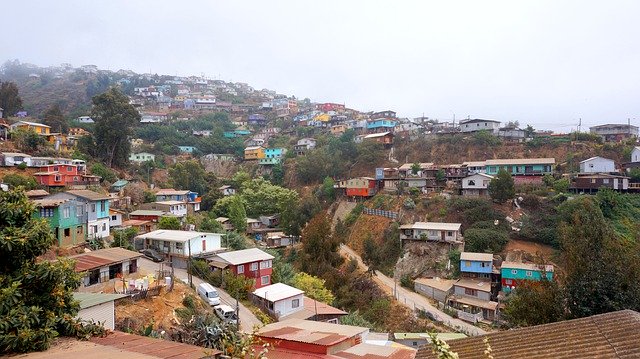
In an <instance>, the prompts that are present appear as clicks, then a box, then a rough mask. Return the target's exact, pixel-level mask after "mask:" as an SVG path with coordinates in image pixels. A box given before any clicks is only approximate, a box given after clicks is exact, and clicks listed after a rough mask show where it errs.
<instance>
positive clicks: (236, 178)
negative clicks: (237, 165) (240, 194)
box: [231, 171, 251, 190]
mask: <svg viewBox="0 0 640 359" xmlns="http://www.w3.org/2000/svg"><path fill="white" fill-rule="evenodd" d="M249 181H251V176H250V175H249V174H248V173H247V172H245V171H238V172H236V173H235V174H234V175H233V177H232V178H231V183H232V186H233V187H234V188H235V189H236V190H240V189H241V188H242V187H243V186H244V184H245V183H246V182H249Z"/></svg>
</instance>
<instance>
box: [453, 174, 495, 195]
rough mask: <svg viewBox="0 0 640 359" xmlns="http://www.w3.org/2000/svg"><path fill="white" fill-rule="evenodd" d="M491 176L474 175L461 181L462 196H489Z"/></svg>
mask: <svg viewBox="0 0 640 359" xmlns="http://www.w3.org/2000/svg"><path fill="white" fill-rule="evenodd" d="M492 179H493V176H491V175H488V174H484V173H476V174H473V175H471V176H468V177H465V178H463V179H462V185H461V186H460V187H461V190H462V195H463V196H467V197H486V196H488V195H489V184H490V183H491V180H492Z"/></svg>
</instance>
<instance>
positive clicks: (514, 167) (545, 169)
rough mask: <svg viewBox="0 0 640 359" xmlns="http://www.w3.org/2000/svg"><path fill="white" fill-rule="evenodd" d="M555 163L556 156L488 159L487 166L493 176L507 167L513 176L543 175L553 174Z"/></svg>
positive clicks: (488, 172) (488, 171)
mask: <svg viewBox="0 0 640 359" xmlns="http://www.w3.org/2000/svg"><path fill="white" fill-rule="evenodd" d="M555 164H556V159H555V158H514V159H499V160H487V161H486V162H485V168H486V173H487V174H488V175H491V176H495V175H497V174H498V172H499V171H500V169H505V170H506V171H507V172H509V174H511V175H512V176H526V175H533V176H543V175H546V174H552V173H553V169H554V167H555Z"/></svg>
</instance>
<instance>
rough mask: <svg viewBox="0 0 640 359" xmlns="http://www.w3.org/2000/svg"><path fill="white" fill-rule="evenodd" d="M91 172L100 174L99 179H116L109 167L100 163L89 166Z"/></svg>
mask: <svg viewBox="0 0 640 359" xmlns="http://www.w3.org/2000/svg"><path fill="white" fill-rule="evenodd" d="M91 174H94V175H96V176H100V177H101V178H100V181H107V182H109V183H113V182H115V181H117V180H118V177H117V176H116V173H115V172H113V171H112V170H111V169H110V168H107V167H105V165H103V164H102V163H94V164H93V166H91Z"/></svg>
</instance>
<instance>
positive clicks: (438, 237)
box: [400, 222, 462, 242]
mask: <svg viewBox="0 0 640 359" xmlns="http://www.w3.org/2000/svg"><path fill="white" fill-rule="evenodd" d="M460 227H462V224H461V223H441V222H416V223H413V224H403V225H401V226H400V239H403V240H404V239H412V240H428V241H443V242H455V241H459V240H461V239H462V234H461V232H460Z"/></svg>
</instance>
